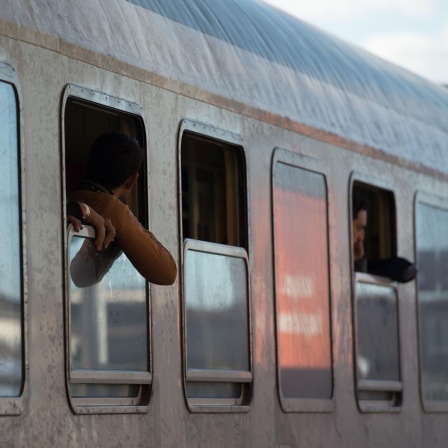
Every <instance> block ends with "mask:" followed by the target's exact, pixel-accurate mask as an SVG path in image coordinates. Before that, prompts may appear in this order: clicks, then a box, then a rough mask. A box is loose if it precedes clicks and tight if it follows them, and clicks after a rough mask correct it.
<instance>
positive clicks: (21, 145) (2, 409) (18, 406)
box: [0, 61, 29, 415]
mask: <svg viewBox="0 0 448 448" xmlns="http://www.w3.org/2000/svg"><path fill="white" fill-rule="evenodd" d="M0 81H1V82H3V83H5V84H9V85H11V87H12V89H13V91H14V95H15V100H16V111H17V151H18V154H17V178H18V204H17V207H18V212H19V220H20V229H21V230H20V232H19V242H20V249H19V252H20V271H21V273H20V275H21V278H20V284H21V289H22V290H21V325H22V328H21V336H22V387H21V391H20V395H18V396H17V397H0V415H20V414H21V413H22V412H23V410H24V406H25V400H26V397H27V395H28V387H29V385H28V383H29V359H28V287H27V278H28V275H27V263H26V260H27V257H26V222H27V221H26V194H25V193H26V189H25V187H26V185H25V141H24V135H25V133H24V112H23V101H22V89H21V85H20V82H19V77H18V75H17V72H16V71H15V70H14V68H13V67H12V66H11V65H10V64H9V63H7V62H3V61H0Z"/></svg>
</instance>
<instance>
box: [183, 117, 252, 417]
mask: <svg viewBox="0 0 448 448" xmlns="http://www.w3.org/2000/svg"><path fill="white" fill-rule="evenodd" d="M185 132H188V133H190V134H197V135H198V136H200V137H203V138H208V139H210V140H217V141H219V142H221V143H223V144H228V145H231V146H238V147H239V148H240V149H241V151H242V156H243V166H242V167H241V171H242V174H244V176H245V191H244V192H243V199H244V201H245V204H246V207H245V216H244V217H243V218H244V219H245V222H246V242H247V246H249V241H250V224H249V220H248V217H249V216H250V210H249V201H248V197H249V181H248V171H247V164H246V160H247V155H246V152H245V149H244V145H243V139H242V137H241V136H240V135H239V134H236V133H233V132H230V131H226V130H223V129H219V128H216V127H214V126H212V125H209V124H205V123H200V122H197V121H194V120H190V119H184V120H182V121H181V123H180V126H179V134H178V210H179V239H180V242H181V244H180V245H179V247H180V260H181V269H180V270H179V271H180V272H179V273H180V276H179V277H180V278H179V280H180V291H181V311H182V316H181V321H182V333H181V334H182V369H183V375H182V380H183V390H184V397H185V402H186V405H187V408H188V410H189V411H190V412H191V413H229V412H230V413H244V412H249V409H250V402H251V400H252V387H253V378H254V364H253V330H252V328H253V327H252V294H251V275H250V263H249V257H250V254H249V247H239V246H230V245H224V244H218V243H212V242H207V241H202V240H196V239H185V240H184V236H183V225H182V169H181V167H182V140H183V135H184V133H185ZM190 248H191V249H195V250H199V251H202V252H205V253H215V254H218V255H227V256H237V257H238V258H242V259H244V260H245V264H246V269H247V298H248V302H247V310H248V333H249V334H248V339H249V340H248V347H249V366H250V372H236V371H221V372H220V373H219V374H216V372H215V373H213V372H210V373H207V372H206V371H203V370H196V369H188V367H187V351H188V347H187V316H186V315H187V312H186V311H187V310H186V303H185V287H186V285H185V283H186V282H185V255H186V253H187V250H188V249H190ZM188 378H190V379H189V380H188ZM212 379H216V380H219V381H212ZM201 380H205V381H207V382H208V381H210V382H215V383H216V382H222V381H226V382H235V383H241V384H242V395H241V397H240V398H239V399H237V401H238V402H236V400H235V399H226V398H224V399H223V398H199V399H198V398H189V397H188V395H187V382H188V381H190V382H193V381H201ZM228 380H230V381H228ZM247 384H249V386H248V387H247V389H248V390H247V391H245V385H247ZM246 395H248V397H247V398H246V397H245V396H246ZM246 401H247V403H245V402H246Z"/></svg>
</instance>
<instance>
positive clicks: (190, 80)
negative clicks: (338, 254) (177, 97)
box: [0, 0, 448, 171]
mask: <svg viewBox="0 0 448 448" xmlns="http://www.w3.org/2000/svg"><path fill="white" fill-rule="evenodd" d="M135 3H137V4H140V5H142V6H143V7H139V6H135V5H134V4H132V3H129V2H125V1H122V0H113V1H105V0H97V1H96V2H94V3H91V4H89V6H88V7H86V8H79V5H78V4H77V3H76V2H75V3H74V2H71V1H69V0H63V1H60V0H58V1H56V0H50V1H46V2H42V1H40V0H33V1H32V2H26V1H25V0H20V1H19V3H17V1H16V0H4V4H3V5H2V11H1V13H0V19H1V20H3V21H4V22H5V23H11V22H12V23H14V22H18V23H19V24H20V26H22V27H23V28H29V29H31V30H33V31H39V32H43V33H45V34H47V35H50V36H54V37H56V38H57V39H58V40H59V39H60V40H61V41H62V42H66V43H67V44H68V45H76V46H79V47H82V48H85V49H87V50H90V51H93V52H95V53H98V54H100V55H104V56H112V57H114V58H116V59H117V60H119V61H122V62H124V63H126V64H130V65H132V66H135V67H139V68H142V69H144V70H146V71H149V72H151V73H154V74H157V75H160V76H162V77H164V78H167V79H169V80H172V81H176V82H180V83H183V84H186V85H190V86H194V87H195V88H199V89H200V90H202V91H205V92H208V93H209V95H218V96H220V97H223V98H225V99H227V100H231V101H236V102H238V103H239V104H245V105H248V106H251V107H253V108H256V109H260V110H262V111H264V112H265V113H266V112H269V113H272V114H275V115H277V116H279V117H283V118H284V119H286V120H292V121H294V122H297V123H301V124H302V125H306V126H310V127H311V128H313V129H317V130H319V131H324V132H327V133H331V134H333V135H335V136H339V137H342V138H344V139H347V140H349V141H352V142H355V143H357V144H361V145H367V146H370V147H372V148H376V149H379V150H381V151H384V152H385V153H386V154H389V155H392V156H395V157H399V158H403V159H408V160H412V162H413V163H415V164H418V165H422V166H425V167H427V168H430V169H433V170H442V171H445V169H444V168H443V167H444V166H448V155H447V154H448V151H447V134H448V127H447V124H446V121H445V120H444V119H443V113H444V111H446V110H447V109H448V92H447V91H446V89H444V88H443V87H441V86H437V85H434V84H432V83H430V82H428V81H426V80H424V79H422V78H419V77H417V76H415V75H413V74H412V73H410V72H407V71H405V70H403V69H401V68H399V67H397V66H394V65H393V64H390V63H388V62H386V61H383V60H381V59H379V58H377V57H375V56H373V55H371V54H369V53H367V52H365V51H363V50H361V49H359V48H356V47H353V46H352V45H349V44H346V43H344V42H342V41H340V40H338V39H336V38H334V37H332V36H330V35H328V34H326V33H323V32H320V31H319V30H317V29H316V28H314V27H312V26H310V25H308V24H306V23H303V22H301V21H299V20H297V19H293V18H292V17H290V16H288V15H286V14H284V13H281V12H280V11H278V10H276V9H273V8H271V7H269V6H267V5H265V4H262V3H260V2H257V1H253V0H238V1H237V0H227V1H226V2H220V1H218V0H200V1H199V0H198V1H188V2H183V1H181V0H176V1H170V2H160V1H158V0H135ZM66 17H70V20H66ZM167 42H169V45H167V44H166V43H167ZM171 88H176V87H175V86H174V84H173V85H172V86H171ZM189 92H190V94H193V91H192V90H190V91H189ZM265 115H266V114H265ZM423 146H424V147H426V148H427V151H425V155H424V156H423V155H422V152H421V148H422V147H423ZM442 161H443V163H441V162H442Z"/></svg>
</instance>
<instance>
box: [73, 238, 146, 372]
mask: <svg viewBox="0 0 448 448" xmlns="http://www.w3.org/2000/svg"><path fill="white" fill-rule="evenodd" d="M70 272H71V276H72V278H71V281H70V351H71V353H70V355H71V368H72V369H88V370H130V371H131V370H132V371H148V349H147V343H148V331H147V312H148V311H147V303H146V282H145V279H144V278H143V277H142V276H141V275H140V274H139V273H138V272H137V271H136V270H135V268H134V267H133V266H132V264H131V263H130V261H129V260H128V259H127V258H126V256H125V255H123V254H121V252H120V251H119V250H117V246H116V245H112V244H111V245H110V246H109V248H108V250H107V251H106V252H105V253H98V252H96V250H95V249H94V247H93V240H92V239H88V238H83V237H78V236H76V235H74V236H73V237H72V239H71V243H70Z"/></svg>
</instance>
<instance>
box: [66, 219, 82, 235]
mask: <svg viewBox="0 0 448 448" xmlns="http://www.w3.org/2000/svg"><path fill="white" fill-rule="evenodd" d="M67 222H68V223H69V224H72V225H73V228H74V229H75V232H79V231H80V230H81V229H82V223H81V221H80V220H79V219H76V218H75V217H74V216H72V215H67Z"/></svg>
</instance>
